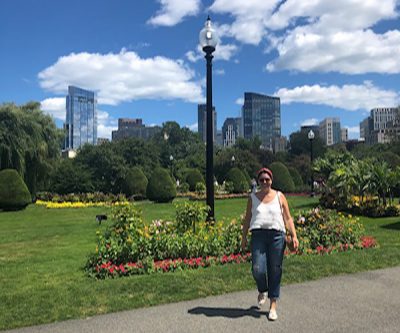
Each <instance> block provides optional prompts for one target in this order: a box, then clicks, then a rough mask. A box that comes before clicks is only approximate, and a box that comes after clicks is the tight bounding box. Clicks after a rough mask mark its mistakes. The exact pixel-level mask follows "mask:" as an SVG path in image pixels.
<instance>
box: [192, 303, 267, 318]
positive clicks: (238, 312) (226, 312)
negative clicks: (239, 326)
mask: <svg viewBox="0 0 400 333" xmlns="http://www.w3.org/2000/svg"><path fill="white" fill-rule="evenodd" d="M188 313H189V314H194V315H205V316H207V317H226V318H240V317H246V316H248V317H254V318H261V317H262V316H266V315H267V312H266V311H259V309H258V308H257V307H256V306H252V307H250V308H248V309H239V308H207V307H202V306H199V307H196V308H193V309H190V310H188Z"/></svg>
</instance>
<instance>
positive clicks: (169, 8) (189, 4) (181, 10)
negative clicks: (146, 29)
mask: <svg viewBox="0 0 400 333" xmlns="http://www.w3.org/2000/svg"><path fill="white" fill-rule="evenodd" d="M158 2H159V3H160V4H161V9H160V10H159V11H158V12H157V13H156V15H155V16H153V17H151V18H150V19H149V20H148V21H147V23H148V24H152V25H156V26H157V25H160V26H174V25H176V24H178V23H180V22H181V21H182V20H183V18H184V17H185V16H192V15H197V13H198V12H199V10H200V3H201V1H200V0H184V1H181V0H158Z"/></svg>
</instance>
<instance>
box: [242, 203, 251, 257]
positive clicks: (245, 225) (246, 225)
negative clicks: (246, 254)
mask: <svg viewBox="0 0 400 333" xmlns="http://www.w3.org/2000/svg"><path fill="white" fill-rule="evenodd" d="M251 208H252V204H251V197H249V199H248V200H247V208H246V215H245V217H244V219H243V225H242V246H241V247H242V251H244V250H245V249H246V246H247V233H248V231H249V228H250V221H251Z"/></svg>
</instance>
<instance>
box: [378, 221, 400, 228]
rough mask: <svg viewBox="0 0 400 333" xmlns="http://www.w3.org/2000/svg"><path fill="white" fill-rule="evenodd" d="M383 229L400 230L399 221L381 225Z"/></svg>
mask: <svg viewBox="0 0 400 333" xmlns="http://www.w3.org/2000/svg"><path fill="white" fill-rule="evenodd" d="M381 228H383V229H391V230H400V221H399V222H395V223H390V224H385V225H383V226H381Z"/></svg>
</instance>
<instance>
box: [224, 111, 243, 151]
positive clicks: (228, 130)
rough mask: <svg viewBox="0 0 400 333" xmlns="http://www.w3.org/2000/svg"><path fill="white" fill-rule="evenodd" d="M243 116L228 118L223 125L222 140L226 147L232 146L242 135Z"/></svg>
mask: <svg viewBox="0 0 400 333" xmlns="http://www.w3.org/2000/svg"><path fill="white" fill-rule="evenodd" d="M241 122H242V119H241V118H226V119H225V121H224V125H223V126H222V140H223V146H224V147H232V146H233V145H235V143H236V140H237V139H238V137H239V136H240V125H241Z"/></svg>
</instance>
